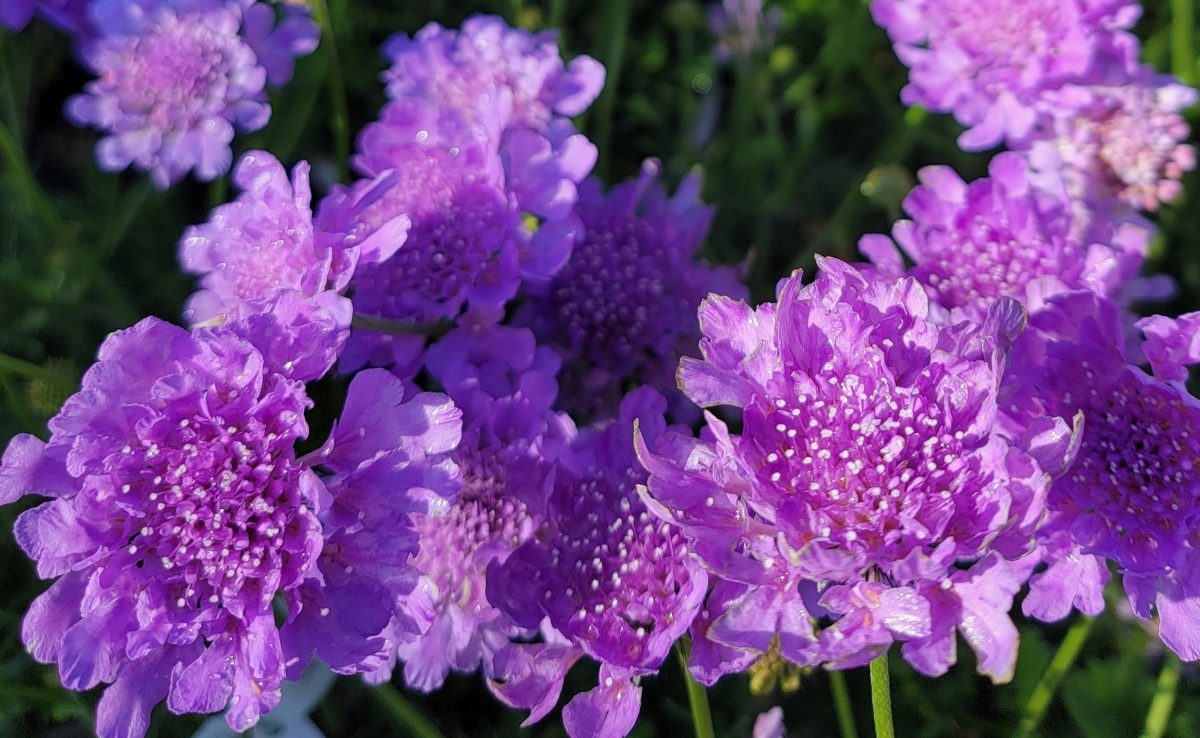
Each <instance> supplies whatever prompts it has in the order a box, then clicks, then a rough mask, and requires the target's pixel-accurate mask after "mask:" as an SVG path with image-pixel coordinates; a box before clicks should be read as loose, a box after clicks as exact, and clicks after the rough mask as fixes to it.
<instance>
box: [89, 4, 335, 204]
mask: <svg viewBox="0 0 1200 738" xmlns="http://www.w3.org/2000/svg"><path fill="white" fill-rule="evenodd" d="M263 12H273V11H271V10H270V9H269V8H266V9H265V11H264V10H262V9H260V6H258V5H253V4H252V5H249V6H247V7H246V8H245V9H244V8H243V5H242V4H240V3H222V2H218V1H217V0H182V1H181V2H176V3H171V4H162V3H155V2H151V0H138V1H136V2H123V1H122V0H100V1H99V2H98V3H97V4H96V5H95V6H94V7H93V8H92V14H93V16H94V21H93V22H94V23H95V24H96V26H97V27H98V28H99V29H101V30H102V33H100V34H99V35H98V36H97V37H96V38H95V39H94V40H91V41H90V42H89V43H87V44H86V46H85V47H84V48H83V50H82V56H83V60H84V62H85V64H86V65H87V66H88V68H89V69H90V70H91V71H92V72H94V73H95V74H96V76H97V79H96V80H94V81H92V82H89V83H88V84H87V85H86V86H85V88H84V92H83V93H82V94H79V95H76V96H74V97H72V98H71V99H70V100H69V101H68V102H67V115H68V116H69V117H70V118H71V119H72V120H74V121H75V122H76V123H78V124H80V125H90V126H93V127H96V128H99V129H101V130H103V131H104V133H105V136H104V137H103V138H102V139H101V140H100V142H99V143H98V144H97V146H96V159H97V161H98V163H99V164H100V166H101V168H103V169H106V170H110V171H117V170H121V169H124V168H126V167H128V166H131V165H133V166H136V167H137V168H138V169H142V170H145V171H148V172H149V173H150V174H151V177H152V178H153V180H154V182H155V184H157V185H158V186H159V187H161V188H166V187H167V186H169V185H170V184H171V183H172V182H175V181H176V180H178V179H180V178H181V177H183V176H184V175H186V174H187V173H188V172H195V174H196V177H197V178H199V179H201V180H210V179H214V178H216V177H218V176H220V175H221V174H223V173H224V172H225V171H226V170H227V169H228V168H229V165H230V163H231V158H232V152H231V150H230V143H231V142H232V141H233V136H234V131H235V129H236V130H240V131H243V132H247V131H255V130H258V129H259V128H262V127H263V126H264V125H266V123H267V120H268V119H269V118H270V115H271V109H270V107H269V106H268V104H267V99H266V94H265V92H264V85H265V84H266V82H267V76H268V73H270V74H271V76H272V77H273V79H277V80H283V79H286V77H287V76H289V75H290V69H289V68H288V65H287V64H285V63H284V62H283V61H282V56H283V55H290V54H293V53H306V52H307V51H311V49H312V47H313V43H312V42H313V40H314V35H313V34H314V33H315V32H314V31H312V29H311V26H312V24H311V21H308V20H307V19H300V18H299V17H298V16H297V17H294V18H291V19H290V20H289V21H287V23H290V24H292V25H289V26H288V27H287V28H281V29H280V31H279V32H278V33H277V34H269V33H267V30H268V29H267V27H266V24H265V21H264V18H263V16H262V13H263ZM246 13H249V14H250V16H249V20H251V21H253V23H252V27H251V28H249V29H248V30H250V31H252V32H253V35H252V38H247V37H245V36H243V35H241V33H240V30H241V28H242V24H243V20H246V16H245V14H246ZM297 24H299V25H300V26H305V24H307V25H306V26H305V27H306V28H309V32H308V33H307V35H306V34H305V33H304V32H301V31H299V30H298V29H297ZM301 38H302V39H307V40H306V41H298V40H297V39H301ZM256 48H257V51H258V53H257V54H256ZM259 54H262V55H263V56H262V58H263V60H264V61H261V62H260V57H259ZM263 64H267V65H268V66H267V68H264V66H263Z"/></svg>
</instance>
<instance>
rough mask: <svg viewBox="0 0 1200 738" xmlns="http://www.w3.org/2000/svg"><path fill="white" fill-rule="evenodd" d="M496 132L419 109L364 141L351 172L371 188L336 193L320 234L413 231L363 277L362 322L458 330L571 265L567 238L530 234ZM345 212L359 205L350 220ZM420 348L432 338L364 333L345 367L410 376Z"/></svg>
mask: <svg viewBox="0 0 1200 738" xmlns="http://www.w3.org/2000/svg"><path fill="white" fill-rule="evenodd" d="M489 131H490V132H489ZM494 132H495V127H494V126H492V127H491V128H488V129H485V130H482V131H476V130H474V129H472V128H471V127H470V126H468V125H467V124H466V123H465V122H463V121H462V119H461V116H459V115H458V113H456V112H453V111H450V112H448V111H444V110H441V109H440V108H437V107H434V106H431V105H429V104H426V103H424V102H421V101H415V100H414V101H404V102H394V103H390V104H389V105H387V106H386V107H385V108H384V111H383V114H382V117H381V119H380V120H379V121H378V122H376V123H373V124H371V125H369V126H367V128H366V130H364V131H363V134H362V136H361V137H360V141H359V148H360V153H359V154H358V155H357V156H356V157H355V159H354V164H355V166H356V168H357V169H358V170H359V171H360V172H361V173H362V174H363V175H365V176H367V177H372V178H374V179H372V180H360V181H359V182H358V183H356V184H354V185H352V186H351V187H350V188H339V189H335V191H334V192H333V193H332V194H331V195H330V197H328V198H326V201H324V202H322V204H321V206H320V207H319V208H318V213H317V219H316V223H317V226H318V227H319V228H321V229H322V230H326V231H329V232H338V231H343V232H348V233H351V234H352V235H354V234H355V233H357V234H358V235H357V237H358V238H364V237H367V236H369V234H371V233H373V232H375V231H377V230H378V229H379V228H380V227H382V226H383V225H384V224H386V223H388V222H391V221H393V220H394V219H395V218H397V217H399V216H406V217H408V218H409V220H410V221H411V223H412V225H411V227H410V229H409V231H408V238H407V241H406V243H405V246H404V247H403V248H402V249H400V250H399V251H397V252H396V253H395V254H394V255H393V256H392V257H391V258H389V259H385V260H383V261H381V262H380V263H378V264H372V265H369V266H364V267H362V268H360V269H358V270H357V272H356V273H355V276H354V280H353V288H354V303H355V310H356V312H358V313H360V314H364V315H367V316H371V317H373V318H379V319H383V320H387V321H397V322H400V323H404V324H409V325H414V324H415V325H418V326H419V325H428V324H436V323H438V322H442V321H453V320H455V319H457V318H458V316H459V315H460V313H462V312H463V310H464V309H466V308H470V309H473V310H474V311H476V312H478V311H496V310H498V309H499V308H501V307H502V306H503V305H504V304H505V303H506V302H507V301H508V300H509V299H511V298H512V297H513V296H514V295H515V294H516V293H517V289H518V287H519V286H520V284H521V279H522V277H523V276H543V275H545V272H544V270H546V269H551V270H552V269H553V268H556V267H557V265H559V264H561V263H562V262H563V261H564V260H565V259H566V255H567V253H569V249H570V234H569V233H562V232H555V229H553V228H549V227H543V228H541V229H539V231H538V233H537V234H533V235H531V234H530V233H529V232H528V230H527V229H526V228H525V226H524V224H523V223H522V218H521V212H520V211H519V210H518V207H517V203H516V201H515V198H514V197H513V196H512V195H511V194H510V193H509V192H508V190H507V188H506V180H505V175H504V170H503V166H502V164H501V162H500V159H499V157H498V155H497V153H496V151H495V148H494V146H493V144H492V142H493V140H494V138H493V136H492V134H493V133H494ZM347 201H357V202H358V203H359V205H358V206H357V207H356V208H354V209H353V212H351V213H349V215H348V216H347V214H345V213H344V208H343V207H342V204H343V203H345V202H347ZM424 344H425V336H424V335H402V334H395V333H393V334H386V333H382V332H378V331H373V330H369V329H364V330H361V331H358V332H356V333H355V335H354V336H353V337H352V339H351V343H350V346H349V348H348V351H347V356H346V358H345V360H344V362H345V363H344V366H345V368H347V369H353V368H355V367H358V366H362V365H364V364H370V365H376V366H393V367H394V368H395V370H396V371H397V372H398V373H400V374H402V375H411V374H412V373H413V372H415V371H416V368H417V367H418V366H419V359H420V357H421V351H422V350H423V347H424Z"/></svg>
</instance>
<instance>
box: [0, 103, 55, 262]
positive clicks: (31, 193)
mask: <svg viewBox="0 0 1200 738" xmlns="http://www.w3.org/2000/svg"><path fill="white" fill-rule="evenodd" d="M0 159H2V160H3V161H4V165H5V167H7V168H8V169H9V170H10V171H11V172H12V174H13V176H14V177H15V178H16V180H17V184H18V186H19V187H20V188H21V191H22V192H24V193H25V197H26V198H27V199H28V200H29V205H30V206H31V207H32V208H33V211H34V212H35V213H36V214H37V215H38V217H40V218H41V219H42V221H43V225H45V226H46V227H47V228H50V229H51V230H52V231H53V234H54V236H53V239H52V240H53V241H54V242H55V243H57V242H58V241H59V240H60V238H61V236H62V232H63V227H64V225H63V221H62V218H60V217H59V215H58V212H57V211H56V210H55V209H54V206H53V205H51V204H50V198H48V197H46V193H45V191H44V190H42V187H41V185H39V184H38V182H37V179H35V178H34V176H33V172H32V171H31V170H30V168H29V162H28V161H26V160H25V155H24V153H23V152H22V151H21V148H20V147H19V146H18V145H17V141H16V139H14V138H13V137H12V134H11V133H9V131H8V127H7V126H5V125H4V124H3V123H0Z"/></svg>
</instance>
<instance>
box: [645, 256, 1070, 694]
mask: <svg viewBox="0 0 1200 738" xmlns="http://www.w3.org/2000/svg"><path fill="white" fill-rule="evenodd" d="M819 267H820V272H819V273H818V275H817V277H816V279H815V281H814V282H813V283H812V284H811V285H810V286H807V287H806V286H802V284H801V280H800V275H799V274H796V275H793V276H792V277H790V278H788V279H787V280H785V281H784V282H782V283H781V285H780V291H779V299H778V303H777V304H770V303H768V304H766V305H763V306H761V307H760V308H758V309H752V308H750V307H748V306H747V305H746V304H744V303H742V302H739V301H734V300H731V299H728V298H724V297H719V296H712V297H709V298H708V299H707V300H705V302H704V303H703V304H702V306H701V308H700V324H701V330H702V332H703V334H704V338H703V339H702V341H701V344H700V347H701V352H702V354H703V356H704V358H703V360H697V359H688V358H685V359H683V361H682V363H681V366H680V370H679V377H680V386H681V388H682V389H683V391H684V393H685V394H686V395H687V396H688V397H689V398H691V399H692V400H694V401H695V402H696V403H698V404H700V405H701V406H713V405H733V406H735V407H739V408H741V409H742V422H743V430H742V433H741V435H731V434H730V433H729V431H728V429H727V428H726V427H725V425H724V424H723V423H722V422H721V421H720V420H718V419H717V418H716V417H715V416H714V415H712V414H709V415H708V416H707V431H706V433H707V435H706V437H705V438H704V439H703V440H694V439H690V438H683V437H680V438H676V439H674V440H673V442H671V443H665V444H663V443H660V446H662V447H663V448H665V449H667V451H668V452H669V453H667V454H665V455H664V454H663V452H662V451H653V450H651V449H650V448H649V447H648V445H647V444H644V443H642V442H641V441H639V455H640V457H641V460H642V462H643V464H645V465H646V468H647V469H648V470H649V473H650V479H649V482H648V495H649V496H650V498H652V499H653V500H654V504H653V505H652V509H653V510H655V511H656V512H657V513H658V514H659V515H660V516H661V517H662V518H663V519H664V520H666V521H668V522H670V523H671V524H672V527H677V528H678V529H679V530H681V531H682V532H683V533H684V535H685V536H686V538H687V540H688V543H689V545H690V546H691V547H692V549H693V550H694V551H695V552H696V554H697V555H699V556H700V557H701V558H702V559H703V560H704V562H705V564H706V566H707V567H708V568H709V569H710V570H711V571H712V572H713V573H715V574H716V575H717V576H719V577H720V578H721V579H724V580H727V581H730V582H734V583H738V584H739V585H740V587H741V589H742V592H741V593H740V594H739V593H738V592H737V591H736V589H734V590H731V591H729V592H728V593H727V594H725V595H723V596H722V597H720V598H715V597H710V600H709V602H708V603H707V605H706V609H707V610H709V619H710V620H711V621H712V622H711V625H709V627H708V632H707V634H706V635H707V637H708V638H709V639H711V640H713V641H716V642H718V643H722V644H724V645H726V646H730V647H734V648H743V649H746V648H748V649H751V650H756V651H759V652H760V653H761V652H764V651H766V650H767V648H768V647H769V646H771V645H772V641H773V640H774V639H778V641H777V644H778V648H779V651H780V653H781V654H782V655H783V656H784V657H785V658H787V659H789V660H791V661H794V662H797V663H801V664H816V663H822V662H824V663H826V664H828V665H829V666H830V667H832V668H847V667H851V666H857V665H860V664H864V663H866V662H867V661H869V660H870V659H871V658H873V657H874V656H876V655H878V654H879V653H881V652H883V651H884V650H886V649H887V648H888V647H889V646H890V645H891V644H892V643H893V642H894V641H903V642H904V645H903V649H902V651H903V654H904V657H905V659H906V660H907V661H909V662H910V663H911V664H912V665H913V666H914V667H915V668H916V669H918V670H919V671H921V672H922V673H925V674H929V675H938V674H941V673H944V672H945V671H946V670H947V669H948V668H949V667H950V665H951V664H953V663H954V660H955V631H956V630H957V631H959V632H961V633H962V634H963V636H964V637H965V638H966V640H967V642H968V643H969V644H970V645H971V646H972V647H973V648H974V649H975V651H976V653H977V654H978V656H979V670H980V671H981V672H982V673H984V674H987V675H989V676H990V677H992V679H994V680H996V681H998V682H1003V681H1006V680H1007V679H1009V678H1011V676H1012V671H1013V666H1014V664H1015V659H1016V647H1017V643H1016V641H1017V631H1016V628H1015V627H1014V626H1013V624H1012V622H1011V621H1010V620H1009V617H1008V609H1009V607H1010V606H1011V603H1012V596H1013V595H1014V594H1015V593H1016V592H1017V590H1018V589H1019V588H1020V586H1021V584H1022V582H1023V581H1024V575H1025V573H1026V572H1025V571H1024V570H1023V568H1022V567H1021V566H1020V565H1019V564H1018V563H1016V562H1018V560H1020V559H1022V557H1025V558H1027V557H1026V554H1028V553H1030V552H1031V551H1032V550H1033V548H1034V539H1033V534H1034V531H1035V529H1036V527H1037V525H1038V523H1039V522H1040V519H1041V516H1042V514H1043V502H1044V500H1045V495H1046V490H1047V487H1048V486H1049V475H1048V472H1047V470H1046V468H1045V467H1044V466H1043V465H1042V463H1041V462H1040V461H1039V459H1041V458H1042V457H1047V458H1049V457H1053V456H1056V455H1057V456H1060V457H1061V456H1062V455H1064V454H1068V453H1069V451H1070V439H1071V432H1070V429H1069V428H1068V427H1067V425H1066V424H1065V423H1063V422H1062V421H1061V420H1057V419H1052V418H1044V419H1042V420H1040V421H1038V422H1035V423H1031V424H1030V427H1029V429H1028V430H1027V432H1026V433H1025V434H1024V435H1023V436H1022V437H1020V438H1019V439H1018V441H1017V442H1011V441H1009V440H1008V439H1007V438H1006V437H1005V436H1004V435H1002V434H1001V433H1000V427H999V426H998V425H997V411H996V402H997V391H998V385H999V379H1000V376H1001V374H1002V372H1003V370H1004V347H1005V346H1006V345H1007V344H1008V343H1009V342H1010V341H1011V339H1012V338H1013V336H1014V335H1016V334H1017V333H1019V331H1020V329H1021V327H1022V324H1023V321H1024V313H1023V311H1022V310H1021V308H1020V306H1019V305H1018V304H1017V303H1016V302H1014V301H1012V300H1008V299H1001V300H999V301H997V303H996V304H995V305H994V306H993V308H992V309H991V310H990V311H989V312H988V315H987V317H986V318H985V320H984V321H983V322H982V324H976V323H969V322H964V323H961V324H958V325H955V326H953V327H944V326H943V325H942V323H941V322H940V321H935V320H933V319H931V316H930V313H929V304H928V298H927V296H926V294H925V292H924V291H923V290H922V288H921V286H920V285H919V284H918V283H917V282H916V281H915V280H913V279H910V278H906V279H899V280H894V279H883V278H879V277H878V276H873V275H872V274H871V273H869V272H859V271H858V270H856V269H855V268H854V267H851V266H849V265H847V264H844V263H842V262H839V261H836V260H833V259H820V260H819ZM1058 463H1059V466H1061V458H1060V459H1058ZM802 583H803V585H802ZM813 585H815V586H813ZM714 594H715V590H714ZM721 610H723V612H721ZM810 617H818V618H820V623H821V624H822V625H823V626H824V627H822V628H821V629H820V630H819V632H813V629H812V625H810Z"/></svg>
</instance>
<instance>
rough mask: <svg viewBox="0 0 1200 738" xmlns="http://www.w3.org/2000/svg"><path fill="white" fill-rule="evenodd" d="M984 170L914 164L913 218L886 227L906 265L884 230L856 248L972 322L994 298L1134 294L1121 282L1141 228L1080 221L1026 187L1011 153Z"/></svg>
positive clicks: (1133, 268) (1143, 243)
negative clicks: (975, 175) (982, 174)
mask: <svg viewBox="0 0 1200 738" xmlns="http://www.w3.org/2000/svg"><path fill="white" fill-rule="evenodd" d="M988 173H989V175H990V176H989V177H986V178H984V179H978V180H976V181H974V182H971V183H970V184H967V183H965V182H963V180H962V179H961V178H960V177H959V176H958V175H957V174H956V173H955V172H954V170H953V169H951V168H949V167H944V166H931V167H925V168H923V169H921V171H920V172H919V173H918V177H919V178H920V180H921V184H920V185H919V186H918V187H916V188H915V189H913V191H912V192H911V193H909V195H908V197H907V198H905V200H904V210H905V212H907V213H908V215H909V216H910V217H911V218H912V220H900V221H898V222H897V223H896V225H895V227H894V228H893V230H892V238H894V239H895V241H896V243H897V244H899V246H900V249H902V250H903V252H904V255H905V256H907V257H908V258H909V259H910V260H911V261H912V262H913V266H912V267H911V269H907V270H906V269H905V265H904V261H903V259H902V257H901V254H900V250H898V249H897V248H896V246H895V245H894V244H893V243H892V240H891V239H889V238H888V237H886V236H880V235H868V236H864V237H863V238H862V240H861V241H860V242H859V248H860V249H861V250H862V252H863V253H864V254H865V255H866V256H867V258H868V259H870V260H871V261H872V262H873V263H874V264H875V266H876V267H877V268H878V269H879V270H880V272H881V273H883V274H885V275H887V276H890V277H899V276H901V275H904V274H908V275H910V276H912V277H914V278H916V279H917V281H919V282H920V283H921V284H922V285H923V286H924V287H925V289H926V291H928V293H929V295H930V297H931V298H932V299H933V300H934V301H936V302H937V303H938V304H939V305H940V306H941V307H943V308H945V309H946V310H949V311H951V313H952V314H953V315H956V316H964V317H968V318H972V319H982V318H983V316H984V315H986V313H987V311H988V309H989V308H990V306H991V305H992V303H993V302H994V301H995V300H996V299H997V298H1000V297H1011V298H1014V299H1017V300H1020V301H1021V302H1023V303H1024V302H1028V301H1029V300H1030V299H1036V298H1035V296H1036V295H1038V294H1046V293H1050V292H1057V291H1063V290H1072V289H1087V290H1091V291H1093V292H1096V293H1097V294H1100V295H1105V296H1113V297H1117V296H1132V295H1133V294H1136V292H1135V291H1131V290H1130V283H1131V282H1133V281H1135V280H1136V278H1137V274H1138V271H1139V270H1140V268H1141V266H1142V263H1143V261H1144V260H1145V256H1146V251H1147V248H1148V246H1149V244H1148V238H1149V235H1150V234H1149V232H1148V231H1147V229H1146V228H1144V227H1142V226H1140V225H1139V224H1137V223H1135V222H1127V223H1120V224H1118V223H1113V222H1112V221H1110V220H1096V221H1093V222H1091V223H1089V224H1087V226H1086V227H1081V226H1080V225H1079V224H1078V222H1077V220H1076V219H1075V213H1074V212H1073V209H1072V204H1071V202H1069V201H1068V200H1067V199H1066V198H1065V197H1062V198H1059V197H1055V196H1052V195H1050V194H1048V193H1046V192H1042V191H1040V190H1038V189H1037V188H1036V187H1035V186H1034V185H1033V183H1032V181H1031V176H1030V172H1029V170H1028V167H1027V166H1026V164H1025V161H1024V160H1023V159H1022V157H1021V156H1020V155H1018V154H1014V153H1011V152H1005V153H1001V154H998V155H997V156H996V157H995V158H994V159H992V161H991V164H990V165H989V166H988ZM1123 292H1124V295H1122V293H1123Z"/></svg>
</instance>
